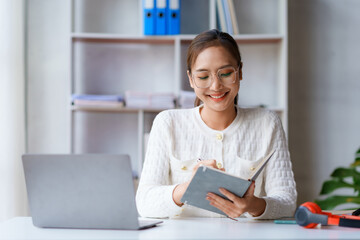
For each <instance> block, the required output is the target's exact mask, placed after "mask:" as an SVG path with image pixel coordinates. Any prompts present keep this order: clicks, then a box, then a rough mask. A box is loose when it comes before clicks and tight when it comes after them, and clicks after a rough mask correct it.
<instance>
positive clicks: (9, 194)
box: [0, 0, 27, 221]
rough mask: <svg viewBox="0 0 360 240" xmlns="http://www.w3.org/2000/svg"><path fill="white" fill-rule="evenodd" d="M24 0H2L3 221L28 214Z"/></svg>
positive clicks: (0, 172) (0, 153)
mask: <svg viewBox="0 0 360 240" xmlns="http://www.w3.org/2000/svg"><path fill="white" fill-rule="evenodd" d="M24 77H25V76H24V2H23V0H12V1H0V221H2V220H6V219H8V218H11V217H15V216H19V215H26V214H27V198H26V191H25V182H24V174H23V170H22V163H21V155H22V154H23V153H24V152H25V106H24V105H25V104H24V102H25V101H24V100H25V99H24V95H25V91H24V89H25V80H24Z"/></svg>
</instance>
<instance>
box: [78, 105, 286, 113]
mask: <svg viewBox="0 0 360 240" xmlns="http://www.w3.org/2000/svg"><path fill="white" fill-rule="evenodd" d="M240 107H241V108H256V107H259V106H240ZM174 109H181V108H174ZM264 109H269V110H271V111H275V112H283V111H285V109H284V108H283V107H278V106H270V107H264ZM71 110H72V111H73V112H76V111H79V112H80V111H82V112H114V113H136V112H140V111H142V112H150V113H151V112H152V113H158V112H161V111H164V110H168V108H127V107H121V108H117V107H102V106H99V107H91V106H86V107H85V106H71Z"/></svg>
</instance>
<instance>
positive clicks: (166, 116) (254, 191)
mask: <svg viewBox="0 0 360 240" xmlns="http://www.w3.org/2000/svg"><path fill="white" fill-rule="evenodd" d="M187 64H188V67H187V68H188V69H187V75H188V78H189V83H190V86H191V87H192V88H193V89H194V91H195V93H196V96H197V100H196V102H195V108H192V109H181V110H167V111H164V112H161V113H160V114H159V115H158V116H157V117H156V119H155V120H154V123H153V126H152V129H151V133H150V138H149V142H148V147H147V152H146V156H145V162H144V167H143V172H142V174H141V179H140V183H139V188H138V192H137V196H136V200H137V207H138V210H139V213H140V215H142V216H144V217H174V216H198V217H199V216H201V217H220V216H222V215H220V214H217V213H212V212H209V211H206V210H202V209H199V208H195V207H191V206H188V205H184V204H183V203H182V202H181V198H182V196H183V195H184V192H185V190H186V188H187V186H188V185H189V182H190V181H191V179H192V176H193V175H194V173H195V171H196V170H197V168H198V167H199V166H200V165H206V166H209V167H213V168H218V169H220V170H222V171H226V172H229V173H230V174H233V175H236V176H239V177H241V178H244V179H248V178H249V176H250V175H251V173H252V171H253V169H254V168H253V166H255V165H256V164H257V163H259V161H261V159H263V158H264V157H265V156H266V155H268V154H269V153H270V152H272V151H274V150H275V154H274V157H273V158H272V159H271V160H270V161H269V163H268V165H267V166H266V167H265V169H264V172H263V174H262V175H261V176H259V177H258V178H257V180H256V181H255V182H254V183H252V185H251V186H250V187H249V190H248V191H247V192H246V194H245V195H244V197H242V198H241V197H239V196H236V195H234V194H232V193H230V192H228V191H226V189H224V190H221V192H222V193H223V194H224V195H225V196H227V197H228V199H231V201H230V200H227V199H225V198H222V197H220V196H218V195H215V194H211V193H209V194H208V196H207V198H206V199H207V200H208V201H209V204H210V205H212V206H214V207H216V208H218V209H220V210H221V211H223V212H224V213H225V214H226V215H227V216H229V217H232V218H236V217H240V216H241V215H243V214H244V215H246V216H247V217H252V218H262V219H272V218H279V217H285V216H292V215H293V213H294V211H295V206H296V197H297V192H296V188H295V181H294V176H293V172H292V167H291V161H290V156H289V151H288V147H287V143H286V139H285V134H284V130H283V128H282V125H281V121H280V119H279V117H278V116H277V115H276V114H275V113H273V112H271V111H268V110H264V109H242V108H240V107H239V106H238V105H237V95H238V92H239V88H240V81H241V80H242V62H241V56H240V52H239V49H238V46H237V43H236V42H235V40H234V39H233V38H232V37H231V36H230V35H229V34H227V33H224V32H219V31H218V30H209V31H206V32H203V33H201V34H199V35H198V36H197V37H196V38H195V39H194V40H193V41H192V43H191V44H190V46H189V49H188V53H187ZM198 159H202V161H198ZM250 166H251V167H250Z"/></svg>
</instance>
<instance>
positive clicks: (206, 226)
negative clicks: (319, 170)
mask: <svg viewBox="0 0 360 240" xmlns="http://www.w3.org/2000/svg"><path fill="white" fill-rule="evenodd" d="M359 236H360V229H358V228H344V227H335V226H326V227H322V228H316V229H305V228H302V227H300V226H298V225H296V224H290V225H285V224H274V223H273V221H255V220H248V219H239V221H237V222H236V221H233V220H231V219H227V218H181V219H180V218H179V219H170V220H164V223H162V224H160V225H159V226H157V227H154V228H150V229H145V230H140V231H123V230H122V231H121V230H82V229H49V228H37V227H34V226H33V224H32V220H31V218H30V217H16V218H12V219H10V220H7V221H4V222H1V223H0V239H9V240H10V239H334V238H335V239H359Z"/></svg>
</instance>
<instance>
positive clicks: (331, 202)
mask: <svg viewBox="0 0 360 240" xmlns="http://www.w3.org/2000/svg"><path fill="white" fill-rule="evenodd" d="M315 203H316V204H318V205H319V206H320V207H321V209H323V210H332V209H334V208H335V207H336V206H338V205H340V204H344V203H356V204H360V197H357V196H330V197H328V198H326V199H323V200H315Z"/></svg>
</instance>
